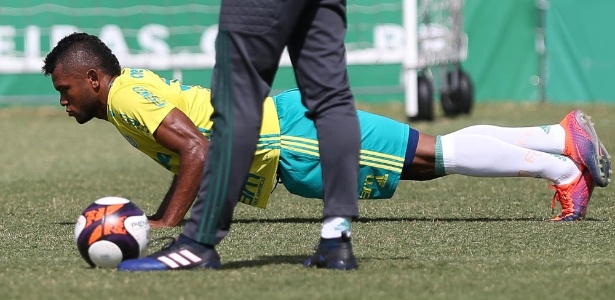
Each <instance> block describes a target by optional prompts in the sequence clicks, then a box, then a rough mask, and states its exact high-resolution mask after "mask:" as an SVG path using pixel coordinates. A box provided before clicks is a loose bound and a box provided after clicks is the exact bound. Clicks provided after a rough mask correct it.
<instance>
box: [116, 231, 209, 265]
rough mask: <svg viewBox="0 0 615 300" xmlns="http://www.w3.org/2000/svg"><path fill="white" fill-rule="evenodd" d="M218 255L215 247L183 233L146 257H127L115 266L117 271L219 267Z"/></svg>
mask: <svg viewBox="0 0 615 300" xmlns="http://www.w3.org/2000/svg"><path fill="white" fill-rule="evenodd" d="M220 265H221V264H220V256H219V255H218V252H216V249H215V248H213V247H208V246H205V245H203V244H200V243H197V242H196V241H194V240H192V239H189V238H187V237H185V236H183V235H180V236H179V238H178V239H177V240H175V241H173V242H171V244H169V245H167V246H165V247H164V248H163V249H162V250H160V251H158V252H155V253H152V254H150V255H148V256H147V257H143V258H137V259H129V260H125V261H123V262H121V263H120V264H119V265H118V266H117V270H118V271H170V270H187V269H194V268H205V269H219V268H220Z"/></svg>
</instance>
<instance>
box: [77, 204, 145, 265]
mask: <svg viewBox="0 0 615 300" xmlns="http://www.w3.org/2000/svg"><path fill="white" fill-rule="evenodd" d="M149 234H150V226H149V222H148V221H147V216H145V214H144V213H143V211H142V210H141V209H140V208H139V207H138V206H137V205H136V204H134V203H133V202H131V201H130V200H127V199H124V198H120V197H104V198H100V199H98V200H96V201H94V203H92V204H90V206H88V207H87V208H86V209H85V210H84V211H83V212H82V213H81V215H79V217H78V218H77V223H76V224H75V241H76V242H77V249H79V253H80V254H81V256H82V257H83V259H85V261H86V262H87V263H88V264H90V266H92V267H100V268H114V267H116V266H117V265H118V264H119V263H120V262H121V261H122V260H125V259H132V258H139V257H142V256H144V255H145V253H146V252H147V246H148V245H149V237H150V236H149Z"/></svg>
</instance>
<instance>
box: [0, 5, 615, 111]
mask: <svg viewBox="0 0 615 300" xmlns="http://www.w3.org/2000/svg"><path fill="white" fill-rule="evenodd" d="M218 11H219V1H210V0H207V1H198V4H195V3H194V1H185V0H172V1H171V0H147V1H144V0H122V1H90V0H79V1H77V0H63V1H62V0H56V1H49V0H3V1H2V2H1V4H0V78H1V80H0V105H3V106H14V105H32V104H34V105H41V104H43V105H44V104H51V105H56V104H57V96H56V92H55V91H54V90H53V88H52V86H51V81H50V79H49V78H45V77H44V76H43V75H41V72H40V68H41V66H42V60H43V58H44V56H45V55H46V54H47V53H48V52H49V51H50V50H51V48H52V47H53V46H54V45H55V43H56V42H57V41H58V40H59V39H61V38H62V37H64V36H65V35H67V34H69V33H71V32H74V31H84V32H88V33H91V34H95V35H98V36H99V37H101V39H102V40H103V41H104V42H105V43H107V45H108V46H109V47H110V48H112V50H113V51H114V52H115V54H116V55H117V56H118V58H119V59H120V62H121V63H122V65H123V66H124V67H143V68H149V69H152V70H155V71H157V72H159V73H160V74H162V75H163V76H165V77H169V78H170V77H173V78H176V79H180V80H181V81H183V82H184V83H186V84H199V85H203V86H209V83H210V78H211V69H212V67H213V64H214V41H215V36H216V32H217V14H218ZM613 11H615V1H612V0H587V1H577V0H497V1H496V0H465V1H464V0H352V1H348V35H347V49H348V62H349V72H350V79H351V84H352V86H353V91H354V93H355V96H356V98H357V101H358V102H359V103H368V104H370V105H372V104H374V105H378V104H380V103H386V102H401V103H405V107H406V112H407V115H408V117H414V118H419V119H428V120H430V119H433V110H434V107H440V105H442V106H443V108H444V111H445V113H446V114H448V115H455V114H460V113H470V112H471V109H472V105H480V103H482V102H550V103H615V95H614V94H613V93H610V90H609V88H610V87H611V84H612V82H611V80H612V77H613V76H612V75H611V74H610V72H613V71H615V57H614V56H613V55H612V54H613V53H615V40H614V39H613V38H612V33H611V32H610V29H611V28H613V25H615V24H614V23H615V20H614V19H613V18H612V17H611V14H612V12H613ZM281 65H282V68H281V69H280V71H279V72H278V75H277V77H276V80H275V84H274V88H273V91H272V93H275V92H279V91H281V90H284V89H286V88H291V87H294V86H295V81H294V77H293V74H292V69H291V68H290V64H289V61H288V58H287V57H283V59H282V61H281ZM438 109H439V108H438Z"/></svg>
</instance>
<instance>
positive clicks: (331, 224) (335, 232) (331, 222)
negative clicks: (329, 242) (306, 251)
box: [320, 217, 350, 239]
mask: <svg viewBox="0 0 615 300" xmlns="http://www.w3.org/2000/svg"><path fill="white" fill-rule="evenodd" d="M344 231H345V232H347V235H348V236H350V220H349V219H346V218H341V217H328V218H326V219H325V220H324V221H323V222H322V230H321V231H320V236H321V237H322V238H325V239H333V238H339V237H342V232H344Z"/></svg>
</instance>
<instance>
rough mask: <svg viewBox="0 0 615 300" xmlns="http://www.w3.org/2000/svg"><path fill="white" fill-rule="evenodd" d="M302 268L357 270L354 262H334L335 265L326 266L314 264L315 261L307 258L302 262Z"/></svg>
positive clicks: (322, 263)
mask: <svg viewBox="0 0 615 300" xmlns="http://www.w3.org/2000/svg"><path fill="white" fill-rule="evenodd" d="M303 266H304V267H307V268H319V269H329V270H344V271H350V270H356V269H358V268H359V266H358V265H357V262H356V261H351V262H345V263H340V262H336V263H331V264H328V265H327V264H325V263H324V262H321V263H316V262H315V261H313V257H308V258H307V259H306V260H305V261H304V262H303Z"/></svg>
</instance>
